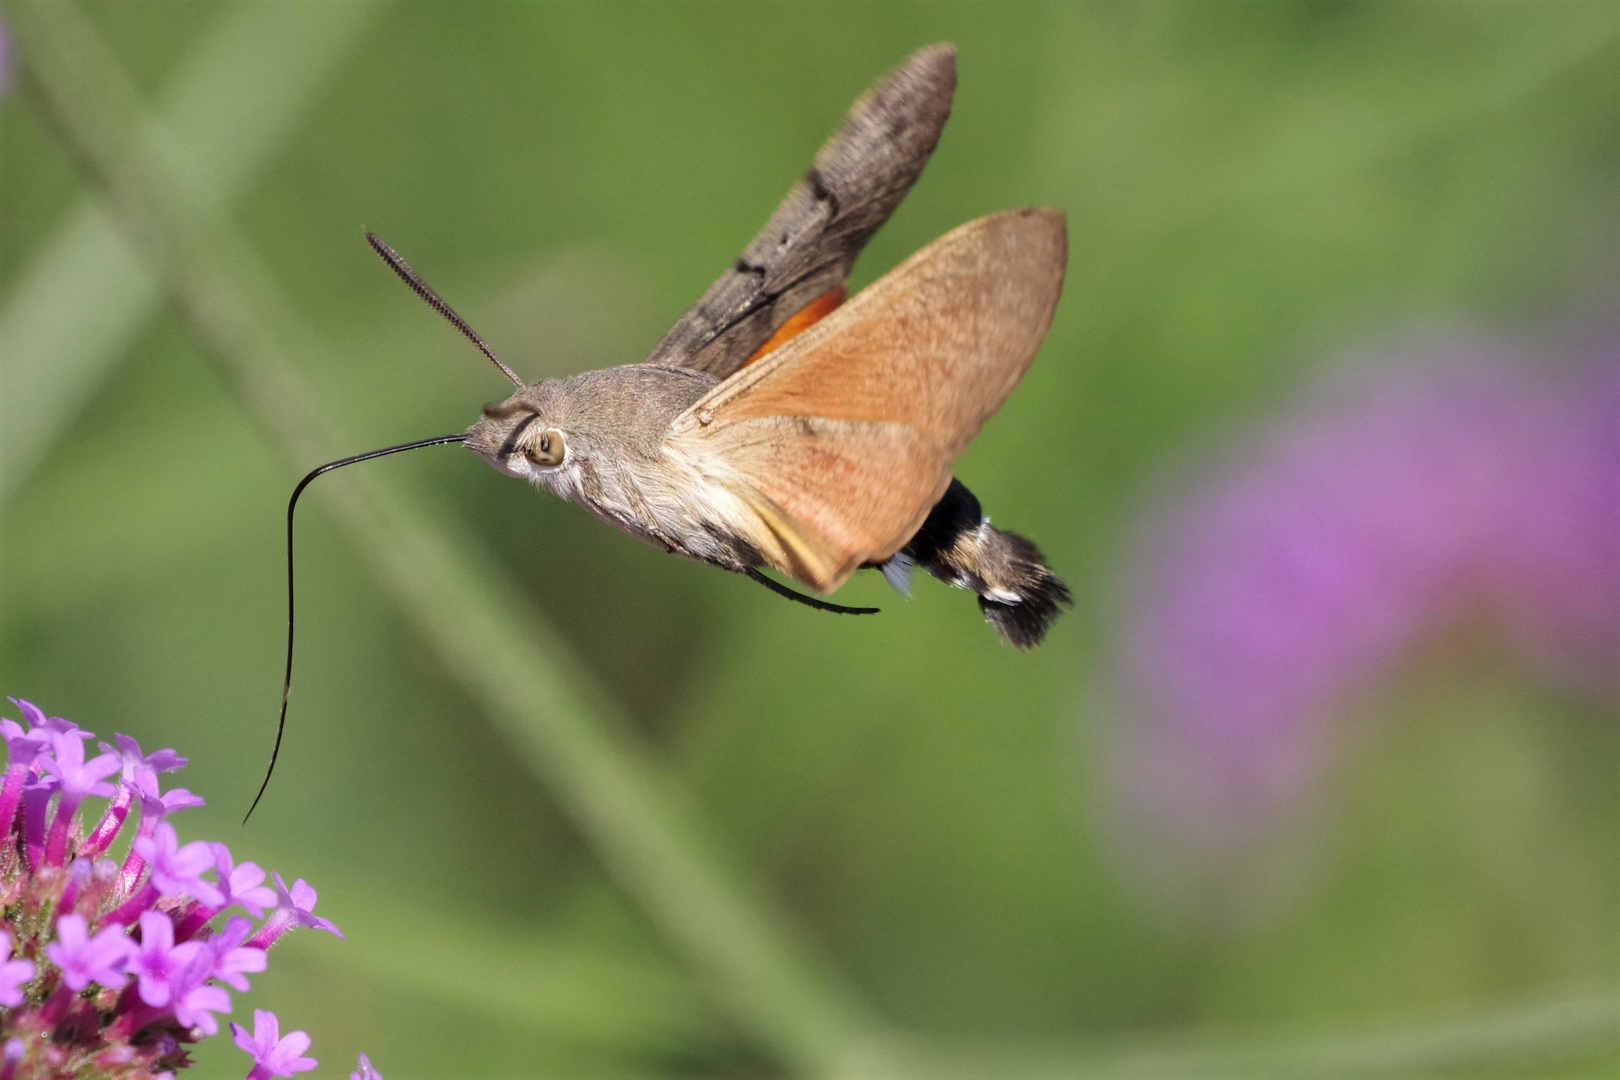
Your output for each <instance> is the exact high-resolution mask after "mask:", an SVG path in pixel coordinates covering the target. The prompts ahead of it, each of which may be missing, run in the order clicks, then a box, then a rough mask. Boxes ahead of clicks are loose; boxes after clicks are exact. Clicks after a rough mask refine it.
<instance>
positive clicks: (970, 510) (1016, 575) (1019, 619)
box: [881, 479, 1073, 649]
mask: <svg viewBox="0 0 1620 1080" xmlns="http://www.w3.org/2000/svg"><path fill="white" fill-rule="evenodd" d="M912 566H921V567H922V568H923V569H924V570H927V571H928V572H929V573H930V574H933V575H934V576H935V577H937V578H939V579H940V580H941V581H945V582H949V583H950V584H952V585H957V586H960V587H962V588H964V589H972V590H973V591H974V592H975V593H977V594H978V597H979V610H981V611H983V612H984V617H985V620H986V621H987V622H989V623H990V625H991V626H993V627H995V629H996V633H998V634H1000V635H1001V638H1002V640H1003V641H1006V642H1007V643H1009V644H1011V645H1015V646H1017V647H1018V648H1020V649H1029V648H1033V647H1034V646H1036V645H1039V644H1040V643H1041V639H1043V638H1044V637H1046V631H1047V629H1048V627H1050V626H1051V625H1052V620H1054V619H1056V618H1057V617H1058V615H1059V614H1060V613H1061V612H1062V611H1063V609H1064V608H1066V607H1068V606H1070V604H1071V603H1073V601H1072V599H1071V598H1070V595H1069V587H1068V586H1067V585H1065V584H1063V582H1062V581H1061V580H1060V579H1059V578H1058V576H1057V575H1056V574H1054V573H1053V572H1052V570H1051V568H1050V567H1048V566H1047V565H1046V560H1045V558H1044V557H1043V556H1042V555H1041V552H1040V549H1039V548H1037V547H1036V546H1035V545H1034V544H1033V543H1031V542H1030V541H1029V540H1028V539H1026V538H1025V537H1022V536H1020V535H1018V534H1017V533H1014V532H1003V531H1002V530H1001V529H997V528H996V527H995V526H993V525H991V524H990V520H989V519H988V518H986V517H985V516H984V514H983V513H982V512H981V510H980V508H979V500H978V499H977V498H975V497H974V495H973V492H971V491H969V490H968V489H967V488H966V487H964V486H963V484H962V482H961V481H960V480H956V479H952V480H951V486H950V487H949V488H947V489H946V490H945V495H944V496H943V497H942V498H941V499H940V500H939V502H938V503H936V504H935V505H934V509H933V510H932V511H930V512H929V514H928V518H927V520H926V521H924V522H923V526H922V528H921V529H919V530H917V535H916V536H914V537H912V538H911V540H910V542H908V543H907V544H906V546H905V547H903V548H901V549H900V552H899V554H897V555H895V556H894V557H893V558H892V559H890V560H889V561H888V562H886V563H884V564H882V567H881V568H882V570H883V573H884V576H885V577H887V578H888V579H889V580H890V582H891V583H893V584H895V585H896V587H898V588H901V589H902V591H904V585H905V582H906V580H907V578H908V575H909V573H910V570H911V567H912Z"/></svg>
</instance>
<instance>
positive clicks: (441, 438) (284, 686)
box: [242, 241, 500, 825]
mask: <svg viewBox="0 0 1620 1080" xmlns="http://www.w3.org/2000/svg"><path fill="white" fill-rule="evenodd" d="M378 243H381V241H378ZM423 288H426V286H423ZM495 362H496V363H497V364H498V363H500V361H499V360H497V361H495ZM466 438H467V436H466V435H464V434H463V435H438V436H435V437H434V438H431V439H419V440H418V441H416V442H409V443H405V444H404V445H403V446H390V447H387V448H386V449H383V450H373V451H371V452H370V453H367V454H356V455H355V456H354V457H346V458H343V459H342V460H340V461H329V462H327V463H326V464H325V465H322V466H321V467H320V468H318V469H314V470H312V471H311V472H310V474H309V475H308V476H306V477H304V478H303V479H302V480H300V481H298V486H297V487H295V488H293V493H292V498H291V499H289V500H287V673H286V675H284V676H283V677H282V680H281V718H280V719H279V720H277V721H276V745H275V746H274V747H273V748H272V749H271V751H270V767H269V768H268V769H266V770H265V771H264V783H262V784H260V785H259V793H258V794H257V795H255V796H253V805H252V806H250V807H248V812H247V813H246V814H244V815H243V816H242V824H244V825H246V824H247V821H248V818H250V817H252V816H253V811H254V810H256V809H258V806H259V800H260V799H262V798H264V789H265V788H267V787H269V786H270V775H271V774H272V773H274V772H275V771H276V757H277V756H278V755H279V754H280V753H281V734H282V732H283V731H285V730H286V729H287V698H288V696H289V695H290V694H291V693H292V662H293V511H294V510H296V509H297V508H298V496H300V495H302V494H303V493H304V489H305V488H307V487H309V482H310V481H311V480H313V479H315V478H316V477H317V476H319V475H321V474H322V473H327V472H331V471H332V470H333V469H341V468H343V466H345V465H353V464H355V463H356V462H360V461H370V460H371V459H372V458H380V457H387V456H388V455H389V454H398V453H402V452H404V451H406V450H420V449H421V448H422V447H424V446H440V445H442V444H444V443H458V442H464V441H466Z"/></svg>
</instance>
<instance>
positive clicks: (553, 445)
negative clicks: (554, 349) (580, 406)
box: [467, 380, 581, 483]
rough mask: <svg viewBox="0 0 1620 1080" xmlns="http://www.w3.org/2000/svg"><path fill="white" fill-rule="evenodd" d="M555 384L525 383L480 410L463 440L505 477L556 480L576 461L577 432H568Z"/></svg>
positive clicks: (551, 382)
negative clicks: (507, 396) (497, 401)
mask: <svg viewBox="0 0 1620 1080" xmlns="http://www.w3.org/2000/svg"><path fill="white" fill-rule="evenodd" d="M556 385H557V384H556V383H555V382H554V381H550V380H548V381H546V382H539V383H535V384H534V385H533V386H525V387H524V388H523V389H522V390H519V391H518V392H517V393H515V394H513V395H512V396H511V397H509V398H507V399H506V400H505V401H502V402H500V403H498V404H491V405H485V406H484V414H483V416H481V417H479V419H478V422H477V423H476V424H474V425H473V426H472V427H470V428H468V429H467V445H468V446H469V447H470V448H472V449H473V450H474V451H476V452H477V453H478V455H479V456H480V457H482V458H483V459H484V460H485V461H487V462H489V463H490V464H491V465H493V466H494V467H495V468H496V469H498V470H500V471H501V472H503V473H506V474H507V475H508V476H516V477H518V478H520V479H523V480H528V481H530V482H532V483H543V482H546V481H547V480H551V479H555V478H556V477H557V476H558V475H559V474H560V473H561V472H562V471H563V470H566V469H569V468H572V467H573V466H574V465H575V464H576V463H577V461H578V459H579V456H580V450H581V446H580V445H579V443H580V438H579V433H578V432H574V433H572V434H570V432H569V431H568V430H567V429H568V426H569V425H568V424H566V422H565V421H564V420H563V418H562V413H564V412H566V411H567V410H566V409H562V408H559V406H560V405H561V404H562V402H561V401H560V400H559V396H558V394H557V393H556Z"/></svg>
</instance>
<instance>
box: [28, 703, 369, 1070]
mask: <svg viewBox="0 0 1620 1080" xmlns="http://www.w3.org/2000/svg"><path fill="white" fill-rule="evenodd" d="M13 703H14V704H15V705H16V706H17V708H18V709H20V710H21V711H22V716H23V723H18V722H16V721H14V720H9V719H0V738H3V739H4V741H5V744H6V751H7V763H6V768H5V772H4V774H3V777H0V835H3V836H4V837H5V842H4V843H0V1006H3V1008H0V1039H3V1040H4V1043H3V1050H0V1080H23V1078H30V1077H53V1078H55V1077H92V1076H93V1077H105V1078H109V1080H112V1078H117V1080H147V1078H153V1080H155V1078H158V1077H171V1076H172V1074H173V1072H174V1071H175V1070H177V1069H181V1068H184V1067H186V1066H187V1065H188V1064H190V1059H189V1055H188V1053H187V1047H188V1045H189V1044H192V1043H195V1042H196V1041H197V1040H198V1039H199V1038H201V1037H203V1036H207V1035H213V1034H215V1033H216V1032H217V1031H218V1030H219V1021H218V1020H217V1018H216V1015H215V1014H218V1013H229V1012H230V1011H231V996H230V991H229V990H227V989H226V988H227V987H230V988H231V989H234V990H237V991H245V990H247V989H248V980H247V976H248V975H251V974H255V973H257V972H260V971H263V970H264V969H265V965H266V961H267V957H266V950H268V949H269V948H270V946H271V945H273V944H275V942H276V941H277V939H279V938H280V937H281V936H282V935H283V934H285V933H286V932H287V931H288V930H291V929H293V928H294V927H298V926H311V927H315V928H316V929H320V930H326V931H329V932H331V933H333V934H338V936H339V937H341V936H342V935H341V934H339V933H338V929H337V927H336V926H334V925H332V923H330V922H328V921H327V920H325V919H323V918H321V917H319V916H318V915H316V914H315V913H314V908H315V890H314V889H312V888H310V887H309V885H308V884H306V883H305V882H304V881H303V880H302V879H299V880H298V881H295V882H294V883H293V885H292V887H291V888H288V886H287V884H286V883H285V882H284V881H283V880H282V878H281V875H280V874H271V875H270V877H271V881H272V882H273V887H272V886H271V885H267V884H266V883H265V873H264V871H263V870H261V869H259V867H257V866H255V865H254V864H253V863H250V862H244V863H240V864H239V863H237V862H235V861H234V860H233V859H232V857H231V853H230V852H229V851H228V850H227V849H226V847H225V845H224V844H218V843H209V842H207V841H203V840H194V841H192V842H191V843H188V844H182V843H180V840H179V837H178V836H177V835H176V833H175V831H174V826H173V825H171V824H169V822H168V820H167V818H168V816H169V815H170V814H172V813H174V812H175V811H177V810H183V809H186V808H189V807H195V806H201V805H202V802H203V801H202V799H200V798H198V797H197V796H195V795H193V794H191V793H190V792H189V791H186V790H185V789H184V788H174V789H172V790H170V791H167V792H165V791H161V790H160V789H159V785H158V774H159V773H165V772H173V771H174V770H176V769H178V768H180V767H181V766H183V765H184V764H185V763H186V761H185V759H184V758H182V757H179V756H178V755H176V754H175V752H174V751H173V750H159V751H158V752H157V753H154V754H143V753H142V752H141V748H140V747H139V746H138V745H137V744H136V742H135V740H134V739H131V738H129V737H128V736H126V735H118V736H116V737H115V740H114V741H115V743H116V746H109V745H107V744H106V743H98V744H97V745H98V747H99V748H100V750H101V751H102V752H101V753H100V754H98V755H96V756H95V757H92V758H89V759H88V760H87V759H86V754H85V744H86V743H87V742H88V741H89V740H90V739H92V738H93V736H92V734H91V733H90V732H88V731H83V730H81V729H80V728H79V727H78V726H77V725H75V724H71V723H69V722H67V721H66V720H63V719H61V718H60V717H47V716H46V715H45V714H44V713H43V712H41V711H40V710H39V709H38V708H36V707H35V706H34V705H32V704H31V703H29V702H27V701H20V700H16V699H13ZM87 798H98V799H106V800H108V803H107V805H106V807H105V809H104V810H103V812H102V814H101V816H100V818H99V819H98V820H97V821H96V823H95V824H94V825H93V826H92V827H90V828H88V829H86V828H85V822H84V821H82V820H81V818H80V815H79V810H80V809H81V807H82V806H83V805H84V801H85V799H87ZM137 808H138V810H139V813H138V815H137V824H136V826H135V829H134V834H133V836H132V837H130V839H129V845H128V848H127V849H126V853H125V855H124V857H123V859H122V860H121V861H120V860H117V859H115V858H112V857H109V854H108V853H109V851H110V850H111V849H112V847H113V845H114V843H115V841H117V840H118V839H119V837H120V836H121V835H123V834H124V827H125V825H126V824H127V823H128V819H129V816H130V812H131V811H132V810H135V809H137ZM210 875H212V877H210ZM242 913H245V914H242ZM267 913H268V914H267ZM258 920H263V921H262V922H258ZM256 923H257V925H256ZM232 1026H233V1028H235V1030H236V1032H237V1036H236V1041H237V1044H238V1045H239V1046H241V1047H242V1048H243V1049H245V1050H247V1051H248V1052H249V1053H251V1054H252V1055H253V1071H252V1072H250V1073H249V1076H250V1077H253V1078H255V1080H258V1078H263V1077H271V1076H291V1075H292V1074H293V1073H294V1072H301V1071H305V1070H307V1069H311V1068H314V1066H315V1062H314V1061H313V1059H310V1058H307V1057H304V1056H303V1052H304V1051H305V1050H306V1049H308V1047H309V1037H308V1036H307V1035H305V1034H304V1033H303V1032H293V1033H291V1034H289V1035H287V1036H285V1037H282V1036H281V1035H280V1033H279V1025H278V1024H277V1021H276V1018H275V1017H274V1016H273V1015H271V1014H269V1013H265V1012H259V1013H257V1014H256V1015H255V1025H254V1027H255V1030H254V1034H253V1036H252V1037H249V1036H248V1035H247V1034H246V1032H245V1031H243V1030H242V1029H241V1028H238V1027H236V1026H235V1025H232Z"/></svg>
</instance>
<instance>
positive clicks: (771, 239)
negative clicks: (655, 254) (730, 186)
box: [647, 45, 956, 379]
mask: <svg viewBox="0 0 1620 1080" xmlns="http://www.w3.org/2000/svg"><path fill="white" fill-rule="evenodd" d="M955 90H956V48H955V46H952V45H931V46H929V47H928V48H926V49H922V50H920V51H919V52H917V53H915V54H914V55H913V56H912V57H911V58H910V59H909V60H907V61H906V62H905V63H904V64H902V65H900V66H899V67H898V68H896V69H895V70H894V71H892V72H890V73H889V75H888V76H887V77H885V78H884V79H883V81H882V82H880V83H878V84H877V86H875V87H873V88H872V89H871V91H869V92H868V93H867V95H866V96H865V97H863V98H861V100H860V101H858V102H856V103H855V106H854V108H852V109H851V110H850V113H849V116H848V117H847V118H846V119H845V120H844V123H843V125H842V126H841V127H839V129H838V130H837V131H836V132H834V133H833V136H832V138H830V139H828V140H827V143H826V145H825V146H823V147H822V148H821V152H820V153H819V154H817V155H816V163H815V165H814V166H813V167H812V168H811V169H810V172H809V173H808V174H806V175H805V178H804V179H803V180H801V181H799V183H798V184H797V185H795V186H794V188H793V190H792V191H790V192H788V194H787V198H785V199H783V200H782V205H781V206H780V207H778V208H777V211H776V213H775V214H773V215H772V216H771V220H770V221H769V222H767V223H766V225H765V228H764V229H762V230H761V231H760V233H759V235H758V236H756V237H754V242H753V243H751V244H749V245H748V248H747V250H746V251H744V252H743V254H742V258H740V259H738V260H737V261H736V263H735V264H733V265H732V267H731V269H729V270H727V271H726V272H725V273H724V274H722V275H720V280H718V281H716V282H715V283H714V284H713V285H712V286H710V287H709V291H708V292H706V293H704V294H703V298H702V299H701V300H699V301H698V302H697V303H696V304H695V305H693V307H692V308H691V310H689V311H688V312H687V313H686V314H685V315H683V316H681V318H680V321H679V322H677V323H676V324H675V325H674V326H673V327H671V328H670V331H669V333H667V334H665V335H664V339H663V340H662V341H660V342H659V343H658V346H657V347H656V348H654V349H653V351H652V355H650V356H649V357H648V358H647V362H648V363H652V364H665V365H669V366H672V367H683V368H691V369H694V370H697V371H705V372H708V373H709V374H711V375H714V376H715V377H716V378H720V379H724V378H725V377H726V376H728V375H730V374H731V373H732V372H734V371H736V370H737V369H738V368H740V367H742V365H743V362H744V361H746V360H747V359H748V357H749V356H750V355H752V354H753V352H754V350H755V349H758V348H759V347H760V346H761V345H763V344H764V343H765V342H766V341H767V340H768V339H769V338H770V336H771V335H772V334H773V333H775V332H776V330H777V329H778V328H779V327H780V326H781V325H782V324H783V323H784V322H786V321H787V320H788V319H789V318H790V317H791V316H792V315H793V314H794V313H795V312H797V311H798V310H799V309H801V308H803V307H804V306H805V305H806V304H808V303H809V302H810V301H812V300H814V299H815V298H816V297H818V296H820V295H821V294H822V293H824V292H826V291H827V290H829V289H831V288H834V287H835V286H838V285H840V284H842V283H843V281H844V279H845V278H846V277H847V276H848V275H849V270H850V267H851V266H852V265H854V262H855V257H856V256H857V255H859V254H860V252H861V249H862V248H863V247H865V246H866V242H867V241H868V240H870V239H871V238H872V234H873V233H875V232H877V230H878V227H879V226H881V225H882V224H883V223H884V222H885V221H887V220H888V218H889V215H890V214H892V213H894V209H895V207H897V206H899V205H900V200H901V199H903V198H905V195H906V192H907V191H909V190H911V185H912V184H914V183H916V181H917V177H918V176H919V175H920V174H921V173H922V169H923V166H924V165H926V164H927V163H928V157H929V155H930V154H932V153H933V152H934V145H935V144H936V143H937V142H938V141H939V133H940V130H941V129H942V128H943V127H944V126H945V121H946V119H948V118H949V117H950V114H951V95H952V93H954V91H955Z"/></svg>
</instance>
